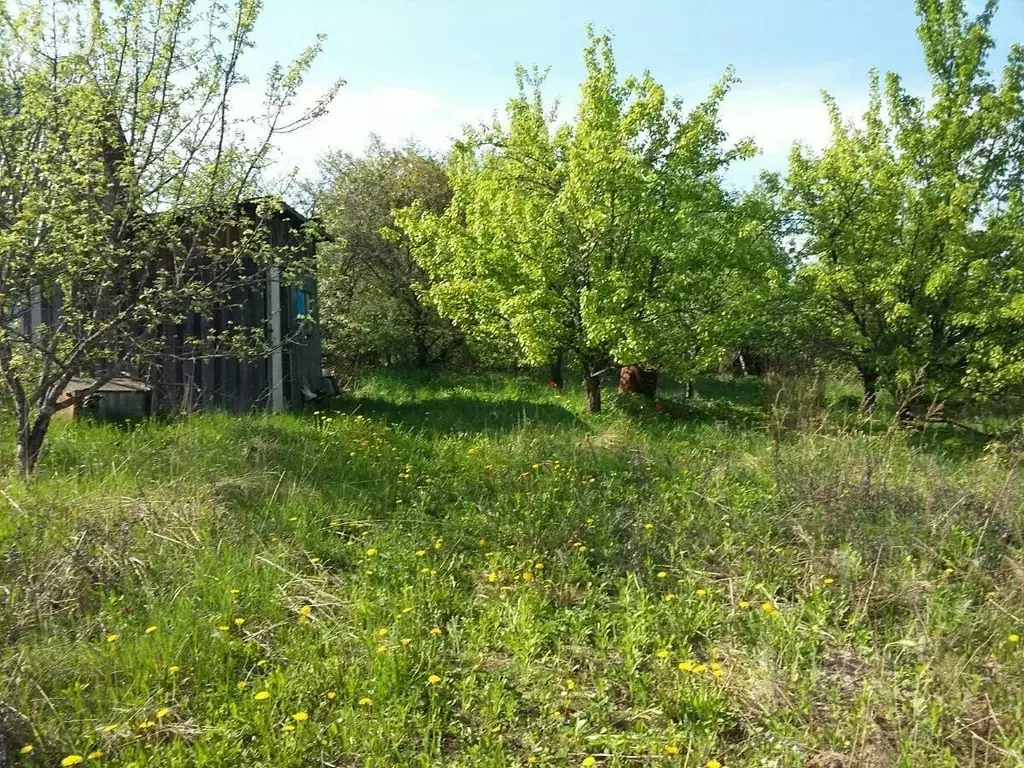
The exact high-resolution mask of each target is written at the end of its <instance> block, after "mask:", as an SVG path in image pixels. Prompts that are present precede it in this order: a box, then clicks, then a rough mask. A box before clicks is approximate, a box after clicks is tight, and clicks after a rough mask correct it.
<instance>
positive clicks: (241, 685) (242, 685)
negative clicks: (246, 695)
mask: <svg viewBox="0 0 1024 768" xmlns="http://www.w3.org/2000/svg"><path fill="white" fill-rule="evenodd" d="M247 685H249V683H248V682H246V681H245V680H239V681H238V682H237V683H235V688H237V689H238V690H242V689H243V688H245V687H246V686H247Z"/></svg>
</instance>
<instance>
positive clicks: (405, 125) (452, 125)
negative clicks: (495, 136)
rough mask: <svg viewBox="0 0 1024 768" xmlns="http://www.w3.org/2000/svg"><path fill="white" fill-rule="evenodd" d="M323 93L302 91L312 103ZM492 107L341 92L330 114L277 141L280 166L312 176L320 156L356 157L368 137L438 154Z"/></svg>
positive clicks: (385, 91) (421, 95)
mask: <svg viewBox="0 0 1024 768" xmlns="http://www.w3.org/2000/svg"><path fill="white" fill-rule="evenodd" d="M322 92H323V89H319V90H318V89H316V88H309V89H307V93H308V94H309V95H308V97H307V98H308V99H309V101H310V102H311V101H312V99H313V98H315V97H316V94H319V93H322ZM493 111H494V110H493V107H478V106H474V105H468V104H458V103H454V102H452V101H449V100H447V99H445V98H443V97H441V96H439V95H438V94H435V93H429V92H426V91H420V90H415V89H412V88H402V87H398V86H387V85H383V86H378V87H375V88H371V89H362V90H360V89H354V88H350V87H348V86H346V87H344V88H342V89H341V91H340V92H339V93H338V97H337V99H336V100H335V101H334V103H333V104H332V105H331V109H330V112H329V113H328V114H327V115H325V116H324V117H322V118H321V119H320V120H318V121H316V122H315V123H314V124H312V125H310V126H308V127H306V128H304V129H302V130H300V131H297V132H296V133H294V134H288V135H285V136H281V137H280V138H279V140H278V141H277V144H278V147H279V148H280V154H279V157H280V163H281V165H282V166H287V167H293V166H294V167H297V168H298V169H299V171H300V173H302V174H304V175H309V174H312V173H313V172H314V171H315V170H316V161H317V159H318V158H319V157H320V156H321V155H323V154H324V153H325V152H328V151H331V150H342V151H345V152H352V153H356V154H358V153H359V152H362V151H363V150H364V149H366V146H367V143H368V141H369V138H370V134H372V133H376V134H378V135H379V136H380V137H381V138H382V139H383V140H384V141H385V142H386V143H388V144H401V143H404V142H405V141H406V140H408V139H415V140H416V141H418V142H419V143H420V144H422V145H423V146H424V147H426V148H427V149H431V150H435V151H443V150H445V149H448V147H450V146H451V142H452V139H454V138H456V137H457V136H459V135H460V134H461V133H462V127H463V126H464V125H466V124H467V123H470V124H476V123H479V122H481V121H484V120H489V119H490V118H491V116H492V115H493Z"/></svg>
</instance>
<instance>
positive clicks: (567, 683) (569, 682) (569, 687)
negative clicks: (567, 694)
mask: <svg viewBox="0 0 1024 768" xmlns="http://www.w3.org/2000/svg"><path fill="white" fill-rule="evenodd" d="M575 688H576V681H575V680H572V679H570V680H566V681H565V689H566V690H567V691H571V690H574V689H575Z"/></svg>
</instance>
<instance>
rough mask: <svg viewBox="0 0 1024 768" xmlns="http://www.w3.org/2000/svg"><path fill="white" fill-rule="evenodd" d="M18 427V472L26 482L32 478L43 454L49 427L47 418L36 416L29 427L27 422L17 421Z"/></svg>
mask: <svg viewBox="0 0 1024 768" xmlns="http://www.w3.org/2000/svg"><path fill="white" fill-rule="evenodd" d="M19 422H21V423H20V424H19V425H18V470H19V471H20V472H21V476H22V477H23V478H25V479H26V480H27V479H28V478H30V477H31V476H32V474H33V473H34V472H35V470H36V465H37V464H38V463H39V458H40V456H42V454H43V441H44V440H45V439H46V431H47V429H49V427H50V417H49V416H43V415H40V416H37V417H36V420H35V423H34V424H32V426H29V424H28V420H27V418H26V419H19Z"/></svg>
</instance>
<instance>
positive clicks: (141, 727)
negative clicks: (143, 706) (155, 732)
mask: <svg viewBox="0 0 1024 768" xmlns="http://www.w3.org/2000/svg"><path fill="white" fill-rule="evenodd" d="M154 725H156V723H154V722H153V721H152V720H143V721H142V722H141V723H139V730H140V731H147V730H149V729H150V728H152V727H153V726H154Z"/></svg>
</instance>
